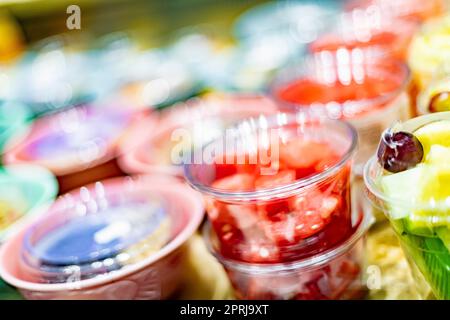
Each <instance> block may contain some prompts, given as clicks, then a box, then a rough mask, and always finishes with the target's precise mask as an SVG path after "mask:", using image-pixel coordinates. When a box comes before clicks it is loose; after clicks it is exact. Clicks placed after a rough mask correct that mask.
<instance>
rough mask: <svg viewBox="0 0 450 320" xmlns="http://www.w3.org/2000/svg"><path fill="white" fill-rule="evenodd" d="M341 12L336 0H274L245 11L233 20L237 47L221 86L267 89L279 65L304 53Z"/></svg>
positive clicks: (252, 89) (255, 89) (224, 88)
mask: <svg viewBox="0 0 450 320" xmlns="http://www.w3.org/2000/svg"><path fill="white" fill-rule="evenodd" d="M338 12H339V10H338V7H337V6H336V3H335V2H333V1H323V2H321V3H320V4H318V3H317V2H315V1H288V2H274V1H271V2H268V3H264V4H261V5H258V6H256V7H253V8H251V9H249V10H247V11H245V12H244V13H243V14H242V15H241V16H239V17H238V19H237V20H236V22H235V24H234V36H235V38H236V39H237V41H238V43H237V48H236V49H235V50H234V51H233V52H232V53H231V54H230V55H229V57H228V58H227V59H228V62H227V63H226V64H225V66H226V67H225V70H226V71H225V72H226V74H224V75H223V83H222V84H221V85H219V88H221V89H222V90H240V91H252V92H254V91H263V90H265V89H267V86H268V85H269V84H270V82H271V81H272V79H273V77H274V76H275V74H276V72H277V71H278V70H279V69H280V68H282V67H284V66H286V65H288V64H289V63H291V62H292V61H295V60H296V59H298V58H299V57H301V56H303V55H304V54H305V52H306V50H307V45H308V44H310V43H311V42H313V41H314V40H315V39H316V38H317V37H318V35H319V34H321V33H322V32H324V31H325V30H329V29H330V28H331V27H332V26H333V24H334V22H335V20H336V16H337V13H338ZM298 17H302V18H301V19H299V18H298Z"/></svg>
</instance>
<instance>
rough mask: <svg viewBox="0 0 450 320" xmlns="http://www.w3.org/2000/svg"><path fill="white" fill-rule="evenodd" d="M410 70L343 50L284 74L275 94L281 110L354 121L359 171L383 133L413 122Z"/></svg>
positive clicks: (369, 52)
mask: <svg viewBox="0 0 450 320" xmlns="http://www.w3.org/2000/svg"><path fill="white" fill-rule="evenodd" d="M409 79H410V77H409V69H408V67H407V66H406V65H405V64H403V63H401V62H399V61H397V60H394V59H389V58H387V57H385V58H381V59H380V58H379V54H378V52H376V51H373V50H367V51H364V50H361V49H358V48H356V49H353V50H347V49H338V50H337V51H322V52H320V53H316V54H314V55H312V56H309V57H307V58H306V59H305V60H304V61H302V62H301V63H299V64H298V65H296V66H291V67H290V68H288V69H286V70H285V71H284V72H283V73H281V74H280V75H279V79H278V80H277V81H276V82H275V83H274V84H273V86H272V95H273V96H274V97H275V99H277V101H279V102H280V104H281V105H283V106H285V107H286V108H289V109H294V110H298V111H299V112H304V113H306V114H312V115H314V116H322V117H324V116H326V117H329V118H331V119H341V120H346V121H348V122H350V123H351V124H352V125H353V126H355V128H356V129H357V131H358V135H359V150H358V152H357V155H356V159H355V172H356V174H358V175H362V171H363V166H364V164H365V162H366V161H367V160H368V159H369V157H370V156H371V155H372V154H373V152H374V151H375V149H376V147H377V144H378V138H379V136H380V135H381V133H382V132H383V130H384V128H386V127H387V126H389V125H391V124H392V123H393V122H394V121H397V120H404V119H407V118H409V109H410V106H409V98H408V92H407V86H408V84H409Z"/></svg>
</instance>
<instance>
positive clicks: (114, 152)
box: [3, 103, 152, 194]
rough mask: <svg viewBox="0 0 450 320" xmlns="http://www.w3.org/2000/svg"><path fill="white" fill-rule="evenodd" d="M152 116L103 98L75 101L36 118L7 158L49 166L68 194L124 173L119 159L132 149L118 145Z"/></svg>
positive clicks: (9, 162)
mask: <svg viewBox="0 0 450 320" xmlns="http://www.w3.org/2000/svg"><path fill="white" fill-rule="evenodd" d="M150 117H152V116H151V115H148V113H147V112H144V111H136V110H130V108H127V107H126V106H117V105H114V106H109V105H104V104H101V105H100V103H99V104H98V105H97V104H95V105H87V106H79V107H75V108H72V109H69V110H67V111H62V112H59V113H57V114H54V115H50V116H46V117H44V118H41V119H38V120H37V121H35V122H34V123H33V124H32V125H31V128H30V132H29V133H28V135H26V136H25V137H23V138H21V139H18V141H17V139H14V141H11V144H12V145H11V146H8V152H7V153H6V154H5V155H4V158H3V161H4V163H6V164H17V163H32V164H37V165H41V166H43V167H46V168H47V169H49V170H50V171H52V172H53V174H55V176H56V177H57V179H58V183H59V189H60V194H63V193H65V192H67V191H70V190H72V189H75V188H79V187H81V186H83V185H86V184H89V183H92V182H95V181H99V180H103V179H106V178H112V177H117V176H121V175H123V172H122V171H121V170H120V168H119V166H118V164H117V161H116V159H117V157H118V156H119V154H120V152H126V150H127V149H126V148H122V149H120V150H119V148H118V146H119V144H121V142H122V141H123V140H124V139H125V138H126V136H127V135H128V132H129V130H130V128H131V127H132V126H134V125H136V124H138V123H139V121H142V119H143V118H150ZM148 121H151V120H148ZM129 147H131V146H129Z"/></svg>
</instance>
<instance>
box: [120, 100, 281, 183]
mask: <svg viewBox="0 0 450 320" xmlns="http://www.w3.org/2000/svg"><path fill="white" fill-rule="evenodd" d="M277 111H278V108H277V106H276V104H275V103H273V101H271V100H270V99H269V98H267V97H265V96H262V95H247V94H230V95H224V96H221V95H217V96H216V95H212V96H207V97H204V98H201V99H199V98H193V99H190V100H188V101H186V102H183V103H179V104H176V105H174V106H173V107H171V108H169V109H167V110H164V111H163V112H161V113H160V117H159V121H158V122H157V123H152V121H151V120H152V119H149V121H148V122H143V123H142V124H141V125H139V126H134V127H133V128H132V129H131V130H130V132H129V135H128V136H127V139H124V140H123V143H122V145H121V147H122V149H124V151H123V152H122V154H123V156H122V157H121V158H120V159H119V164H120V167H121V168H122V170H123V171H125V172H127V173H129V174H139V173H141V174H142V173H144V174H152V173H168V174H173V175H177V176H182V174H183V169H182V166H181V165H182V161H183V159H182V158H183V154H185V153H189V152H190V151H191V148H195V147H199V146H202V145H203V144H205V143H208V141H211V140H214V139H215V138H217V136H220V135H221V134H222V131H223V130H224V129H225V128H226V127H227V126H230V125H232V124H234V123H236V122H239V121H242V120H243V119H246V118H249V117H256V116H258V115H260V114H264V115H268V114H275V113H276V112H277ZM152 125H154V129H153V130H148V128H149V127H151V126H152ZM130 145H134V147H133V148H130Z"/></svg>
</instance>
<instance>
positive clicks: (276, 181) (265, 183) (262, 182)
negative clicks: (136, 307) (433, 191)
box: [255, 170, 296, 189]
mask: <svg viewBox="0 0 450 320" xmlns="http://www.w3.org/2000/svg"><path fill="white" fill-rule="evenodd" d="M295 179H296V174H295V171H294V170H283V171H280V172H278V173H277V174H275V175H268V176H260V177H259V178H257V179H256V181H255V187H256V189H269V188H275V187H279V186H282V185H286V184H289V183H292V182H294V181H295Z"/></svg>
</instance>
